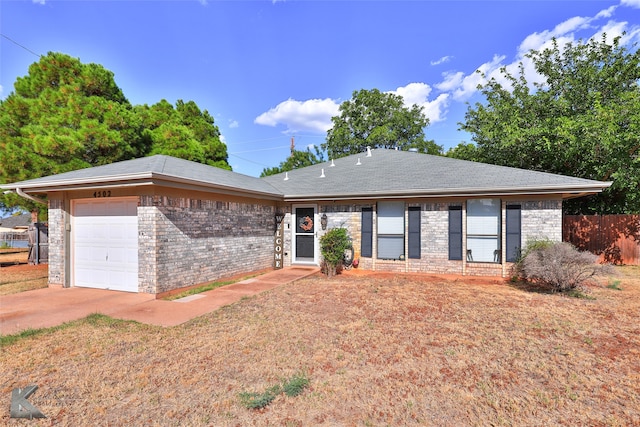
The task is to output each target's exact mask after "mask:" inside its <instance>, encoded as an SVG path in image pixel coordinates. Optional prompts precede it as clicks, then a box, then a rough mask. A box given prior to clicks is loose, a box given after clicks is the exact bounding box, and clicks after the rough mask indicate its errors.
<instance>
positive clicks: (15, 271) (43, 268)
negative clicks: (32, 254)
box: [0, 249, 49, 296]
mask: <svg viewBox="0 0 640 427" xmlns="http://www.w3.org/2000/svg"><path fill="white" fill-rule="evenodd" d="M28 257H29V252H28V250H25V251H17V252H16V251H15V250H6V249H4V250H0V296H1V295H8V294H13V293H17V292H23V291H29V290H32V289H40V288H46V287H47V282H48V274H49V273H48V265H47V264H39V265H29V264H28V263H27V262H28Z"/></svg>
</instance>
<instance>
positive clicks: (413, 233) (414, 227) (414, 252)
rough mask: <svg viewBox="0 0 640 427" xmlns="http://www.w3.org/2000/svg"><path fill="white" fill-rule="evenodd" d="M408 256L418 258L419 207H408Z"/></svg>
mask: <svg viewBox="0 0 640 427" xmlns="http://www.w3.org/2000/svg"><path fill="white" fill-rule="evenodd" d="M409 258H415V259H420V207H419V206H415V207H414V206H410V207H409Z"/></svg>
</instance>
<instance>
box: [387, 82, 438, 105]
mask: <svg viewBox="0 0 640 427" xmlns="http://www.w3.org/2000/svg"><path fill="white" fill-rule="evenodd" d="M391 93H395V94H396V95H400V96H402V98H404V103H405V105H413V104H418V105H420V104H423V103H425V102H426V101H427V98H428V97H429V94H430V93H431V86H429V85H428V84H426V83H409V84H408V85H406V86H403V87H399V88H397V89H396V90H394V91H392V92H391Z"/></svg>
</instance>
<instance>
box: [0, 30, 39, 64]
mask: <svg viewBox="0 0 640 427" xmlns="http://www.w3.org/2000/svg"><path fill="white" fill-rule="evenodd" d="M0 36H2V37H4V38H5V39H7V40H9V41H10V42H11V43H13V44H15V45H16V46H18V47H21V48H22V49H24V50H26V51H27V52H29V53H30V54H32V55H34V56H36V57H38V58H41V57H42V55H40V54H37V53H35V52H34V51H32V50H31V49H29V48H28V47H26V46H23V45H21V44H20V43H18V42H17V41H15V40H14V39H12V38H11V37H9V36H6V35H4V34H2V33H0Z"/></svg>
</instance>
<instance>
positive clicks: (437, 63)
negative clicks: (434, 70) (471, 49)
mask: <svg viewBox="0 0 640 427" xmlns="http://www.w3.org/2000/svg"><path fill="white" fill-rule="evenodd" d="M452 59H453V56H443V57H442V58H440V59H436V60H435V61H431V65H440V64H444V63H446V62H449V61H451V60H452Z"/></svg>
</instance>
